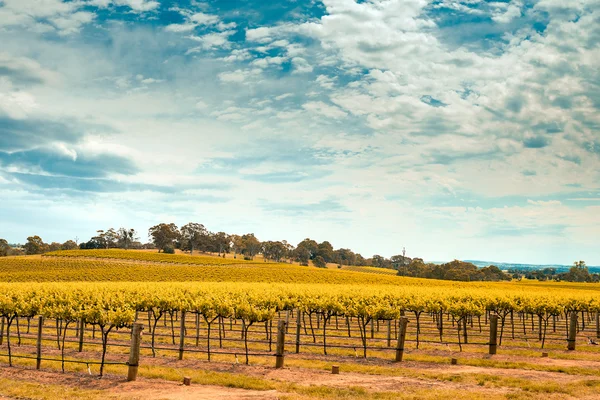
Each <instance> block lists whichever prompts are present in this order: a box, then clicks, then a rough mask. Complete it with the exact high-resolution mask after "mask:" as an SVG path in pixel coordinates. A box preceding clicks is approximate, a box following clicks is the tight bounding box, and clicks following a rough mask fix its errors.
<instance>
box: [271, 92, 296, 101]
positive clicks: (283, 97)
mask: <svg viewBox="0 0 600 400" xmlns="http://www.w3.org/2000/svg"><path fill="white" fill-rule="evenodd" d="M293 95H294V94H293V93H284V94H280V95H279V96H276V97H275V100H277V101H281V100H283V99H287V98H288V97H292V96H293Z"/></svg>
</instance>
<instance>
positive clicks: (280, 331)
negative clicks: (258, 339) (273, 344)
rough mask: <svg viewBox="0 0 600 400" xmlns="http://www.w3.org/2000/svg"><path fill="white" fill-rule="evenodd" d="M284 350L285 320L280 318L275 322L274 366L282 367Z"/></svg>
mask: <svg viewBox="0 0 600 400" xmlns="http://www.w3.org/2000/svg"><path fill="white" fill-rule="evenodd" d="M284 351H285V321H284V320H282V319H280V320H279V323H278V324H277V350H276V353H275V368H283V353H284Z"/></svg>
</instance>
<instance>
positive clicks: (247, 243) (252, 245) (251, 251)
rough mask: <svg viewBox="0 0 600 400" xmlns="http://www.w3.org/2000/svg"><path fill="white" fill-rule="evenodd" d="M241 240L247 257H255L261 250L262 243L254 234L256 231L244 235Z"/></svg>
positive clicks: (243, 251)
mask: <svg viewBox="0 0 600 400" xmlns="http://www.w3.org/2000/svg"><path fill="white" fill-rule="evenodd" d="M241 242H242V248H243V249H242V253H243V254H244V256H245V257H248V258H250V259H254V256H255V255H257V254H258V253H259V252H260V250H261V243H260V241H259V240H258V239H257V238H256V236H254V233H248V234H245V235H242V238H241Z"/></svg>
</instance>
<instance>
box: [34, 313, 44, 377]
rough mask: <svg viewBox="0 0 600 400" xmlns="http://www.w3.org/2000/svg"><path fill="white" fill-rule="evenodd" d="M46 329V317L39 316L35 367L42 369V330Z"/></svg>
mask: <svg viewBox="0 0 600 400" xmlns="http://www.w3.org/2000/svg"><path fill="white" fill-rule="evenodd" d="M43 330H44V317H42V316H41V315H40V316H39V317H38V331H37V343H36V352H35V354H36V357H35V358H36V360H35V368H36V369H40V368H41V366H42V331H43Z"/></svg>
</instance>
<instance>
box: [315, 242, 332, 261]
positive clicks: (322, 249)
mask: <svg viewBox="0 0 600 400" xmlns="http://www.w3.org/2000/svg"><path fill="white" fill-rule="evenodd" d="M317 256H321V257H323V259H324V260H325V262H332V261H333V246H332V245H331V243H329V242H328V241H324V242H322V243H319V246H318V247H317Z"/></svg>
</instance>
